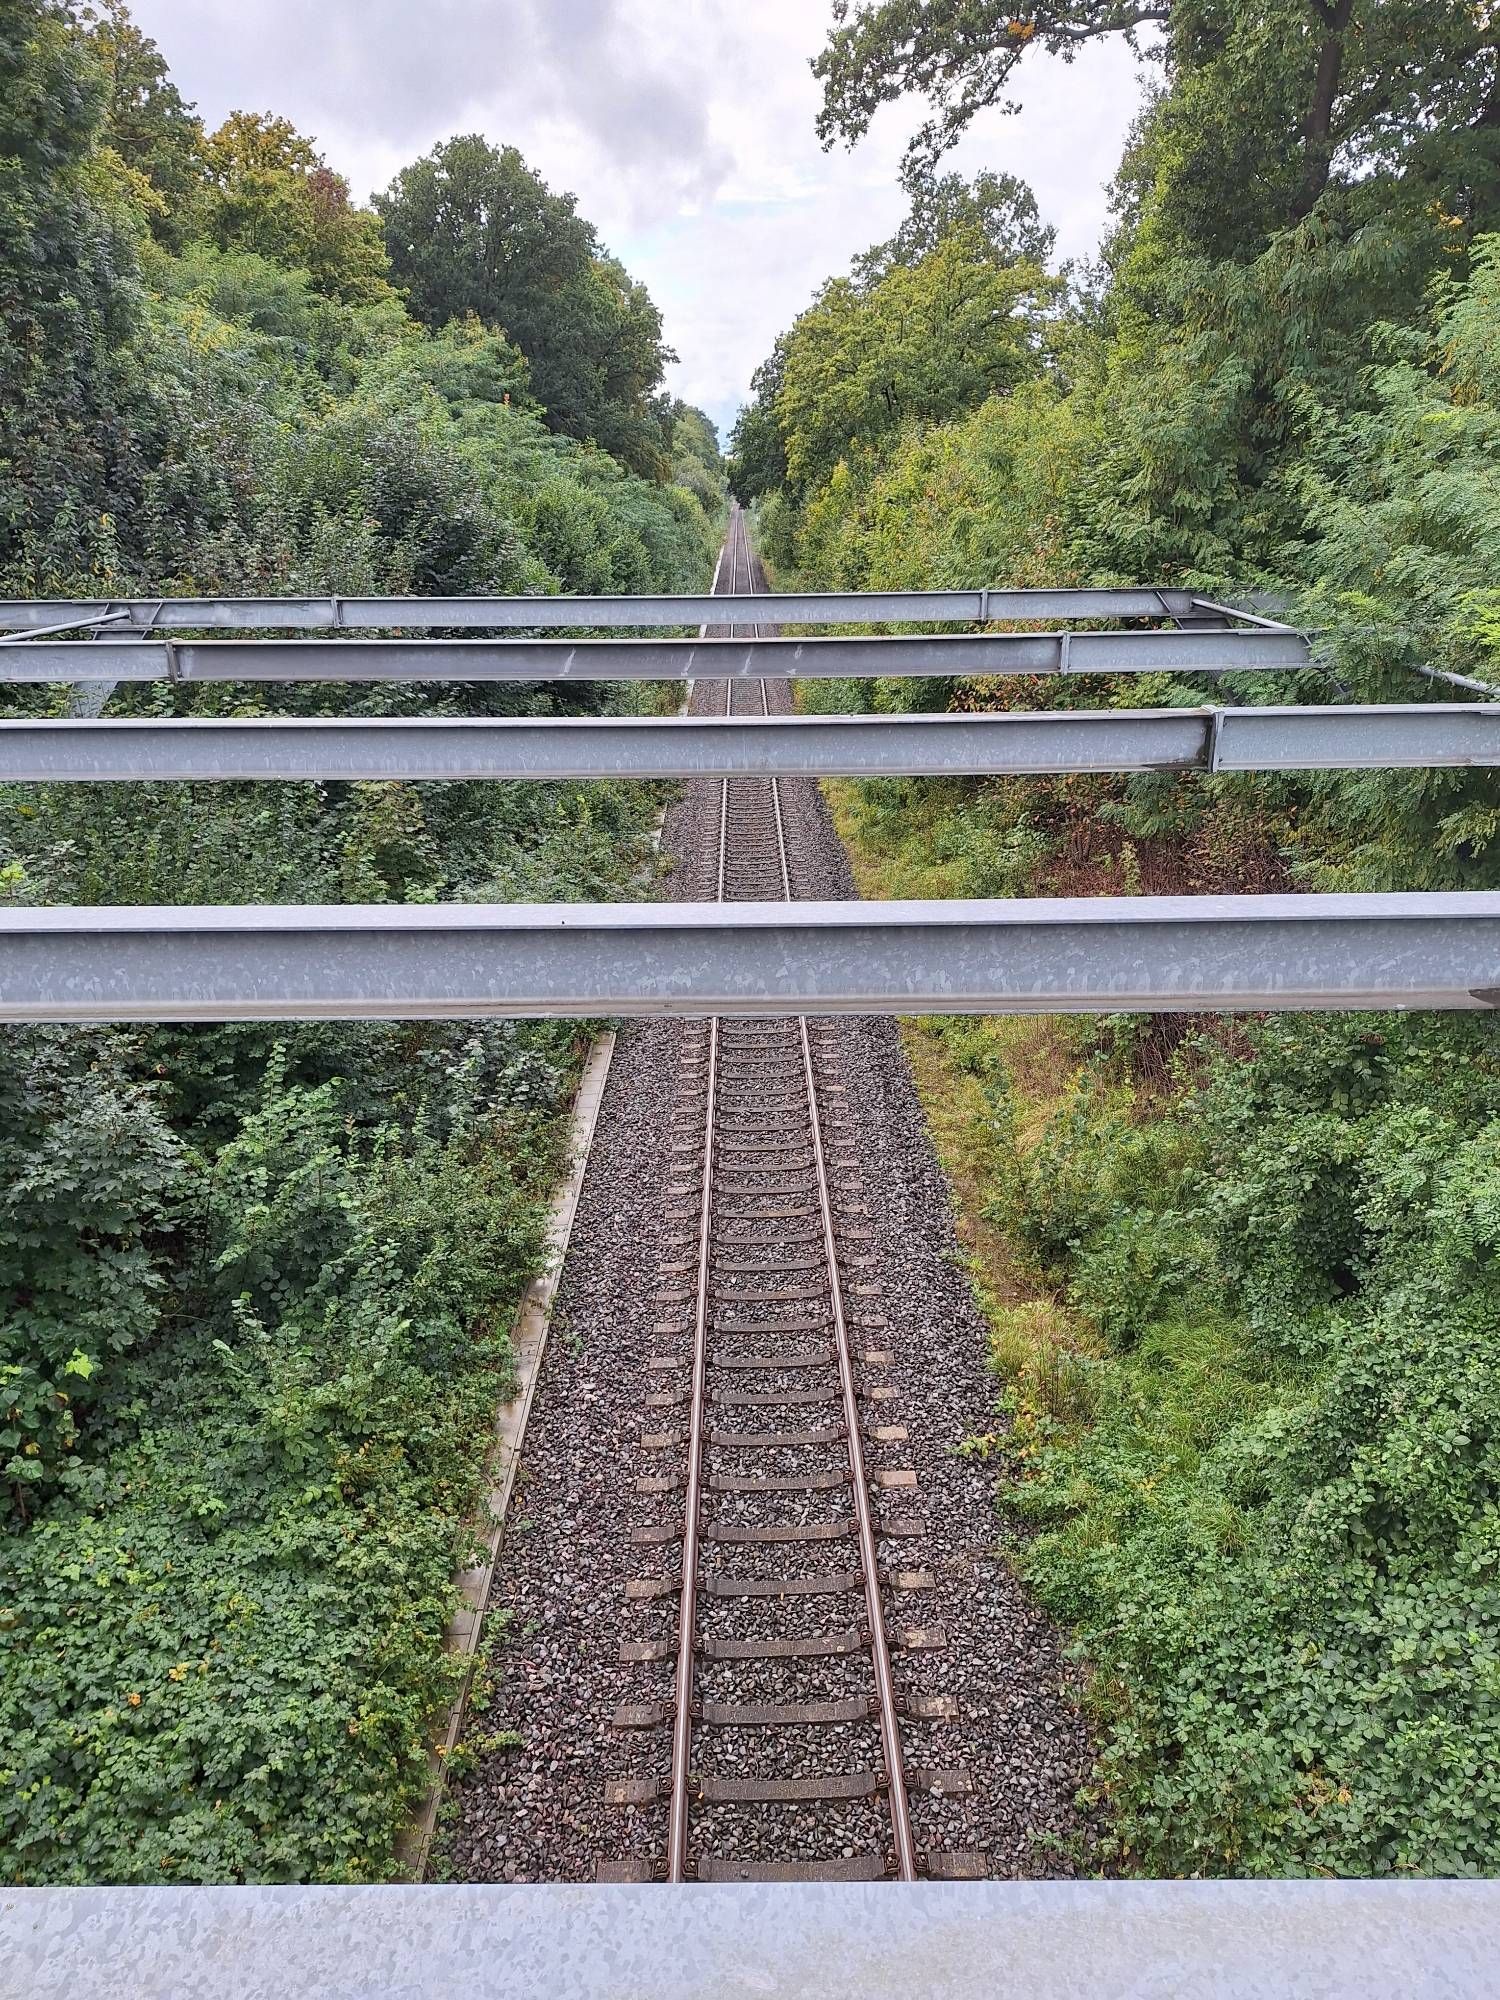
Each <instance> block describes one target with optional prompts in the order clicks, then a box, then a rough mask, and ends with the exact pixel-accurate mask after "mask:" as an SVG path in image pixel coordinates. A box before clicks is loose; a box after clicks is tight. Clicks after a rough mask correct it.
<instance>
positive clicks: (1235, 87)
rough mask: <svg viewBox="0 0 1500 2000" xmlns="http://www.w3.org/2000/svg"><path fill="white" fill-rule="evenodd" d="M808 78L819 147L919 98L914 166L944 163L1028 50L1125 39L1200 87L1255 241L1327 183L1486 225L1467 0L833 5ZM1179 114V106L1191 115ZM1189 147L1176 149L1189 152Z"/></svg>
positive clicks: (1480, 60) (1487, 118) (1482, 58)
mask: <svg viewBox="0 0 1500 2000" xmlns="http://www.w3.org/2000/svg"><path fill="white" fill-rule="evenodd" d="M834 15H835V27H834V29H833V32H832V33H831V34H830V36H829V39H828V42H827V45H826V46H825V48H824V49H823V51H822V52H821V54H820V55H819V56H818V57H817V59H816V61H815V62H814V65H813V67H814V70H815V71H816V73H817V75H818V76H819V78H820V79H821V81H822V84H823V91H824V99H823V108H822V111H821V113H820V115H819V119H818V133H819V136H820V138H821V139H822V140H823V143H824V144H825V146H826V145H832V144H833V142H834V141H835V140H836V139H843V140H845V141H846V142H848V143H850V144H853V143H854V142H855V141H856V140H857V139H859V138H860V137H861V136H862V135H863V134H864V133H865V132H866V131H867V130H868V128H869V124H870V121H871V119H872V118H873V116H874V115H875V112H876V111H877V110H878V109H879V107H880V106H881V105H883V104H888V103H892V102H894V101H895V100H896V99H898V98H900V97H902V96H904V95H906V94H907V93H908V92H914V93H916V94H917V95H919V96H922V97H925V98H926V99H927V101H928V103H929V104H930V105H931V106H932V114H933V115H932V116H931V118H929V119H928V121H927V122H926V123H925V124H924V125H923V127H922V128H921V130H920V132H919V133H918V134H917V136H916V138H915V140H914V141H913V145H912V153H911V155H910V158H911V159H912V161H913V163H914V164H918V165H920V164H922V163H926V164H928V165H930V164H931V162H933V161H935V160H936V159H937V158H939V157H940V156H941V155H942V153H944V152H945V151H946V150H947V149H948V148H949V147H950V146H951V145H952V144H953V143H954V141H955V140H956V139H957V138H958V137H959V136H960V134H961V133H962V132H963V131H964V130H965V129H966V128H967V127H968V125H969V124H970V123H971V122H972V120H973V119H974V118H975V116H976V115H977V114H978V113H979V112H980V111H983V110H986V109H990V108H996V109H1000V110H1004V111H1014V110H1015V109H1016V108H1017V107H1016V105H1015V104H1014V103H1013V102H1012V101H1010V100H1009V99H1008V97H1007V92H1008V90H1009V88H1010V85H1011V82H1012V79H1013V77H1014V75H1015V72H1016V70H1017V68H1018V66H1019V65H1020V64H1021V63H1022V62H1023V61H1024V60H1025V59H1026V56H1027V54H1028V52H1029V51H1030V50H1032V49H1037V48H1040V49H1046V50H1048V51H1049V52H1050V53H1052V54H1054V55H1060V56H1062V57H1063V58H1064V59H1065V60H1067V59H1069V58H1071V57H1072V56H1074V55H1076V53H1077V51H1078V49H1079V48H1080V47H1081V46H1083V45H1084V44H1086V43H1088V42H1091V41H1096V40H1098V39H1100V38H1102V37H1106V36H1120V35H1123V36H1127V37H1130V38H1132V39H1135V38H1137V37H1138V35H1139V31H1140V30H1142V29H1144V28H1148V27H1149V28H1151V29H1153V30H1154V31H1156V32H1155V35H1154V36H1153V39H1152V40H1151V41H1150V42H1148V43H1145V44H1143V46H1144V48H1145V52H1146V53H1148V54H1152V55H1155V56H1158V57H1160V58H1161V59H1163V60H1164V61H1165V63H1166V65H1167V69H1168V74H1169V76H1170V77H1171V78H1172V80H1173V82H1174V84H1181V83H1182V82H1183V81H1184V80H1185V79H1187V78H1190V77H1191V76H1193V75H1194V74H1196V73H1211V76H1212V88H1211V89H1210V90H1208V91H1207V92H1205V93H1203V94H1202V95H1200V96H1199V97H1198V99H1197V100H1196V106H1195V110H1196V116H1195V117H1193V118H1189V119H1188V122H1187V128H1186V131H1190V132H1191V134H1192V137H1193V139H1195V140H1196V142H1197V145H1198V149H1199V162H1198V165H1199V172H1200V180H1201V175H1202V172H1203V170H1204V169H1211V170H1212V172H1213V178H1212V182H1211V185H1208V184H1205V186H1204V192H1205V195H1206V196H1207V198H1208V199H1210V200H1211V201H1212V202H1213V203H1215V204H1216V205H1219V206H1221V207H1228V208H1235V207H1236V206H1237V205H1239V204H1240V203H1241V202H1242V201H1243V200H1244V198H1245V195H1246V192H1247V188H1248V192H1249V194H1250V197H1251V199H1252V201H1254V203H1255V204H1256V208H1257V221H1258V223H1259V226H1260V229H1261V233H1262V235H1263V236H1265V235H1269V234H1271V233H1274V231H1275V230H1276V229H1278V228H1283V227H1286V226H1287V225H1289V224H1292V223H1295V222H1298V221H1300V220H1301V219H1302V218H1303V217H1305V216H1306V215H1308V214H1309V213H1310V212H1311V210H1312V209H1313V207H1314V206H1316V204H1317V203H1318V201H1319V200H1320V199H1321V197H1322V196H1323V194H1324V192H1325V190H1326V189H1328V188H1329V187H1330V186H1331V185H1332V184H1334V183H1338V184H1339V185H1341V186H1345V187H1352V186H1354V185H1356V184H1363V183H1366V182H1368V181H1369V180H1370V179H1371V177H1372V175H1374V176H1383V177H1384V184H1385V185H1389V183H1390V182H1391V181H1392V180H1394V179H1396V178H1397V177H1400V178H1401V179H1403V180H1406V181H1410V182H1413V183H1414V186H1415V187H1416V189H1418V190H1419V191H1420V194H1421V196H1422V197H1423V198H1431V196H1432V195H1434V194H1436V193H1437V192H1438V191H1439V190H1445V191H1446V192H1447V193H1448V194H1449V195H1450V197H1451V198H1452V199H1454V200H1455V202H1456V203H1457V205H1458V210H1459V212H1461V213H1462V214H1463V215H1464V216H1465V217H1466V218H1467V217H1468V216H1469V215H1470V214H1472V215H1473V217H1474V220H1475V222H1476V224H1477V226H1484V225H1485V223H1486V222H1487V221H1488V220H1490V219H1491V218H1492V217H1493V215H1494V213H1495V204H1496V200H1497V194H1496V169H1497V166H1500V144H1497V141H1500V62H1497V47H1496V19H1495V9H1494V8H1493V7H1492V6H1490V5H1487V4H1481V5H1475V4H1473V0H1039V4H1037V5H1034V6H1028V7H1022V8H1018V9H1015V10H1014V11H1013V10H1012V9H1011V8H1010V7H1007V6H997V5H995V4H993V0H836V5H835V9H834ZM1183 108H1184V109H1185V110H1186V109H1188V108H1189V107H1187V106H1184V107H1183ZM1186 131H1185V136H1186Z"/></svg>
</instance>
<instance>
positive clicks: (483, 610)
mask: <svg viewBox="0 0 1500 2000" xmlns="http://www.w3.org/2000/svg"><path fill="white" fill-rule="evenodd" d="M1220 608H1221V607H1219V606H1217V605H1212V606H1210V605H1208V604H1207V603H1206V602H1204V601H1203V600H1199V599H1197V598H1195V597H1194V596H1193V594H1192V592H1191V591H1187V590H1153V589H1140V590H1000V589H993V590H987V589H977V590H844V591H786V592H778V593H777V595H776V617H777V620H778V622H779V623H780V624H783V625H879V624H890V623H899V624H903V625H907V624H910V625H922V624H945V625H946V624H959V623H962V624H966V625H967V624H975V623H978V624H987V623H988V622H989V621H990V620H991V619H998V618H1185V617H1192V616H1197V615H1199V613H1200V612H1201V611H1202V610H1208V611H1210V612H1211V613H1217V612H1218V611H1219V610H1220ZM764 610H765V598H764V596H763V595H750V594H746V593H740V594H735V593H734V592H730V593H728V594H726V595H725V596H722V597H718V596H713V595H701V596H699V595H694V596H686V597H675V596H666V595H653V596H645V597H169V598H160V599H158V598H134V599H131V598H97V599H90V598H76V599H65V600H64V599H56V598H29V599H26V598H22V599H15V598H13V599H10V600H8V601H0V631H6V632H23V633H24V632H38V633H39V632H41V631H42V630H45V629H58V628H59V627H63V626H68V625H85V624H97V625H102V624H105V623H106V622H108V623H114V624H119V625H122V626H123V625H132V626H136V627H139V628H142V629H147V628H149V629H150V630H153V631H158V632H160V631H175V632H208V631H220V632H255V631H262V632H265V631H280V632H290V631H300V632H359V631H365V632H369V631H392V630H396V629H401V630H405V631H409V632H424V631H425V632H431V631H449V632H454V631H464V630H467V631H476V630H477V631H491V632H494V631H528V630H529V631H538V630H544V629H546V630H560V629H565V628H569V627H571V628H573V629H574V630H583V629H585V628H589V627H593V628H596V629H612V630H616V631H618V630H631V629H640V628H644V627H649V626H674V625H680V626H684V627H686V626H690V625H705V624H707V625H742V624H754V623H755V622H756V614H757V613H763V612H764ZM1232 615H1234V616H1239V615H1242V614H1239V613H1234V614H1232Z"/></svg>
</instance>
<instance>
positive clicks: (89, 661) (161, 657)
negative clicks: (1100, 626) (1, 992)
mask: <svg viewBox="0 0 1500 2000" xmlns="http://www.w3.org/2000/svg"><path fill="white" fill-rule="evenodd" d="M713 601H714V602H717V603H723V601H724V600H723V599H722V598H720V599H715V600H713ZM759 602H760V603H761V604H762V605H764V603H765V602H766V600H765V599H764V598H762V599H760V600H759ZM1310 663H1311V658H1310V652H1309V648H1308V644H1307V641H1306V640H1305V639H1304V638H1303V637H1302V636H1301V634H1300V633H1296V632H1277V631H1235V632H1181V631H1159V632H1157V631H1151V632H983V633H976V634H974V635H973V636H972V637H967V636H963V635H952V636H950V635H935V634H928V635H926V636H920V635H919V636H917V637H914V638H908V637H891V636H882V637H879V638H833V639H780V638H778V639H509V640H505V639H501V640H496V639H426V640H422V639H184V640H179V641H176V642H174V641H172V640H163V639H137V640H116V639H94V640H76V639H74V640H64V639H38V640H35V641H29V642H28V643H27V644H25V645H7V646H0V681H81V680H83V681H92V680H118V681H158V680H179V681H670V680H744V679H751V680H758V679H766V680H841V679H870V678H877V679H878V678H884V677H885V676H887V675H891V676H906V675H914V674H915V675H960V674H963V675H984V674H1136V673H1158V672H1166V673H1239V672H1246V671H1255V670H1259V669H1261V668H1272V669H1277V670H1288V669H1295V668H1298V667H1306V666H1308V665H1309V664H1310Z"/></svg>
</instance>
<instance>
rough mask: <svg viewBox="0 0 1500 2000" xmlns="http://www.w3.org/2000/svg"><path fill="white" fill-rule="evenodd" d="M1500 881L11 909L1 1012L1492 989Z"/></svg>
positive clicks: (740, 1008)
mask: <svg viewBox="0 0 1500 2000" xmlns="http://www.w3.org/2000/svg"><path fill="white" fill-rule="evenodd" d="M1497 1004H1500V892H1479V891H1475V892H1473V893H1470V894H1466V895H1453V894H1426V895H1387V896H1374V895H1333V896H1167V897H1150V896H1145V897H1125V898H1113V897H1084V898H1075V899H1056V900H1046V901H1020V900H1016V901H998V902H962V901H955V902H938V903H926V902H911V903H903V902H893V903H782V902H777V903H731V904H723V903H680V904H667V905H662V904H658V905H650V904H448V905H434V906H421V905H388V904H378V905H373V906H359V905H348V906H325V907H314V906H304V907H297V906H292V907H286V906H270V905H267V906H256V905H250V906H243V907H237V908H226V907H220V908H147V909H130V908H108V907H106V908H60V909H34V908H16V909H3V910H0V1020H5V1021H122V1020H137V1021H151V1020H161V1021H228V1020H297V1019H310V1018H316V1019H363V1018H388V1019H416V1018H424V1017H453V1016H471V1015H506V1016H538V1015H561V1016H566V1017H570V1018H571V1017H594V1016H600V1015H633V1014H654V1015H660V1014H674V1015H707V1014H837V1013H860V1014H866V1013H894V1014H920V1013H945V1014H946V1013H1035V1012H1041V1013H1063V1012H1066V1013H1099V1012H1111V1013H1112V1012H1121V1011H1124V1012H1145V1011H1157V1010H1160V1011H1164V1012H1181V1011H1192V1012H1201V1011H1222V1012H1230V1011H1239V1010H1244V1009H1262V1008H1273V1009H1281V1008H1286V1009H1299V1010H1302V1009H1324V1010H1335V1009H1348V1008H1363V1007H1396V1008H1409V1007H1420V1008H1488V1007H1493V1006H1495V1005H1497Z"/></svg>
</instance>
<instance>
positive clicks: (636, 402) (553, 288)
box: [375, 133, 674, 476]
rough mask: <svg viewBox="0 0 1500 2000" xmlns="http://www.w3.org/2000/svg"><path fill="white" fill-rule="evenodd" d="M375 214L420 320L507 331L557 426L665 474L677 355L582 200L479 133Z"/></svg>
mask: <svg viewBox="0 0 1500 2000" xmlns="http://www.w3.org/2000/svg"><path fill="white" fill-rule="evenodd" d="M375 207H376V209H377V211H378V212H379V214H380V216H381V218H382V220H383V222H384V224H385V238H386V245H387V247H388V249H389V251H390V257H391V264H392V267H393V269H394V271H395V274H396V277H397V279H398V281H399V282H400V283H401V284H402V285H404V286H405V287H406V290H407V293H408V295H409V298H410V301H411V306H412V310H413V311H414V312H415V313H416V314H417V316H418V317H419V318H420V319H422V320H425V321H426V323H427V324H428V325H429V326H433V327H438V326H443V325H446V323H447V322H448V321H449V320H452V319H460V318H462V317H464V316H465V315H466V314H469V313H473V314H474V315H476V317H478V318H479V319H481V320H482V321H484V323H485V324H486V325H488V326H493V327H498V328H501V329H502V330H503V331H504V332H505V333H506V335H507V336H508V337H509V338H510V339H511V340H513V341H514V342H515V343H516V345H517V346H518V347H519V348H520V349H521V351H522V352H523V353H524V354H525V356H526V358H527V360H528V362H529V363H530V367H531V384H532V388H533V390H534V392H535V394H536V395H537V397H538V398H539V399H540V401H541V402H542V404H543V406H544V407H545V409H546V411H547V419H548V422H549V423H550V424H551V425H552V427H553V428H554V429H556V430H559V431H563V432H565V433H567V434H568V435H569V436H572V437H576V438H584V439H588V438H592V439H593V440H595V441H596V442H597V443H599V444H601V445H603V446H604V447H605V448H606V449H607V450H610V451H613V452H616V453H617V454H618V455H619V456H621V457H622V458H624V460H625V462H626V463H627V464H630V465H633V466H634V467H635V468H636V469H637V470H639V471H643V472H647V473H650V474H653V475H657V476H660V475H661V473H662V472H663V470H664V469H665V463H666V460H665V454H664V451H663V443H662V439H661V434H660V429H659V426H657V425H656V424H655V422H654V420H653V418H652V415H651V411H650V408H649V397H650V395H651V392H652V390H654V389H655V387H656V385H657V384H658V383H659V382H660V380H661V377H662V370H663V367H664V366H665V364H666V362H667V361H668V360H671V359H673V358H674V357H673V356H672V355H671V353H670V351H669V350H668V349H667V348H666V347H665V346H664V345H663V344H662V329H661V316H660V314H659V313H658V312H657V310H656V307H655V306H654V305H653V304H652V302H651V299H650V296H649V295H648V293H647V292H646V290H645V288H644V286H642V285H639V284H636V283H634V282H633V281H632V280H631V279H630V277H629V276H628V275H627V273H626V272H625V271H624V269H623V268H622V267H621V265H620V264H619V263H618V262H616V261H615V259H613V258H611V257H609V256H607V255H606V254H605V253H604V251H603V250H602V248H601V246H600V243H599V239H598V237H597V235H596V233H595V231H594V229H593V226H592V225H591V224H590V223H588V222H586V221H585V220H584V218H583V217H582V216H580V215H579V214H578V212H577V205H576V203H575V201H574V198H573V196H572V195H570V194H554V193H553V192H552V190H551V189H550V188H549V187H548V186H547V185H546V183H545V182H544V181H543V180H542V179H541V178H540V176H539V175H537V174H534V173H533V172H532V171H531V169H530V168H529V167H528V166H527V164H526V162H525V161H524V160H523V159H522V157H521V155H520V153H519V152H517V150H516V148H515V147H514V146H504V147H497V146H492V145H490V144H489V142H488V141H487V140H485V139H484V138H482V137H481V136H480V135H479V134H478V133H469V134H466V135H464V136H462V137H459V138H455V139H450V140H448V141H447V142H446V143H445V144H444V145H441V146H438V147H436V148H434V150H433V151H432V152H431V153H429V154H427V155H426V157H425V158H423V159H420V160H417V161H415V162H414V163H413V164H412V165H411V166H409V167H406V168H405V169H403V171H402V172H401V173H399V174H398V175H397V176H396V178H395V180H394V181H393V182H392V183H391V185H390V187H389V188H388V189H387V190H386V192H385V193H384V194H383V195H378V196H377V197H376V200H375Z"/></svg>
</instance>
